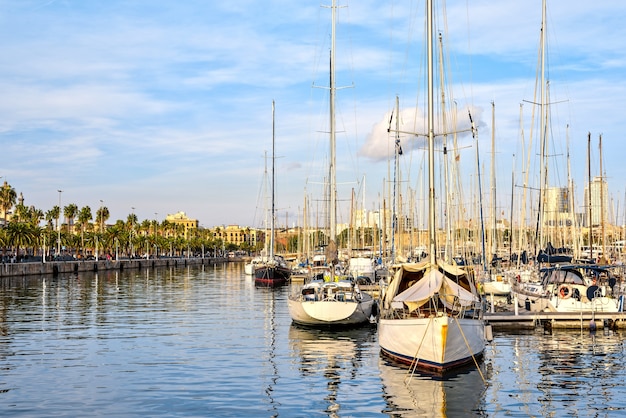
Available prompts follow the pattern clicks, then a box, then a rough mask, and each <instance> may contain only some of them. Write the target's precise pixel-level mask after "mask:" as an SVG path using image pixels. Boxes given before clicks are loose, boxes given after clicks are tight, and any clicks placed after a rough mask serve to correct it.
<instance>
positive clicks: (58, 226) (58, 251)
mask: <svg viewBox="0 0 626 418" xmlns="http://www.w3.org/2000/svg"><path fill="white" fill-rule="evenodd" d="M57 192H59V214H58V215H57V257H58V256H59V254H60V253H61V224H60V223H59V218H60V216H61V193H63V190H57Z"/></svg>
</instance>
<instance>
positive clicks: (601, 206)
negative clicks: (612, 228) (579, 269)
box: [598, 135, 606, 258]
mask: <svg viewBox="0 0 626 418" xmlns="http://www.w3.org/2000/svg"><path fill="white" fill-rule="evenodd" d="M598 149H599V152H600V233H601V236H602V254H603V256H604V258H606V252H605V249H604V246H605V245H606V243H605V242H604V240H605V235H604V210H605V209H604V173H603V172H602V135H600V138H599V143H598Z"/></svg>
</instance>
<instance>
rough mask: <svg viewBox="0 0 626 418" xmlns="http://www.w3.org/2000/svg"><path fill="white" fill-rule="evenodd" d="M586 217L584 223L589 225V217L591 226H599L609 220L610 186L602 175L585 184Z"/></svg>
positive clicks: (584, 203)
mask: <svg viewBox="0 0 626 418" xmlns="http://www.w3.org/2000/svg"><path fill="white" fill-rule="evenodd" d="M583 205H584V207H585V219H584V220H583V222H584V223H583V225H584V226H586V227H589V226H590V225H589V219H591V226H599V225H600V224H602V222H603V221H604V222H608V216H607V215H608V212H609V186H608V184H607V182H606V181H604V179H603V178H602V177H594V178H593V180H592V181H591V182H590V183H587V185H586V186H585V200H584V202H583Z"/></svg>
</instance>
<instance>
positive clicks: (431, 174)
mask: <svg viewBox="0 0 626 418" xmlns="http://www.w3.org/2000/svg"><path fill="white" fill-rule="evenodd" d="M426 31H427V34H426V42H427V43H428V45H427V71H428V235H429V237H428V241H429V245H428V253H429V254H428V256H429V260H430V262H431V263H432V264H435V263H436V262H437V255H436V252H437V232H436V228H437V225H436V223H435V220H436V219H435V111H434V82H433V71H434V67H433V0H426Z"/></svg>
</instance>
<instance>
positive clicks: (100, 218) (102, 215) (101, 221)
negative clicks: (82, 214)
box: [96, 206, 111, 232]
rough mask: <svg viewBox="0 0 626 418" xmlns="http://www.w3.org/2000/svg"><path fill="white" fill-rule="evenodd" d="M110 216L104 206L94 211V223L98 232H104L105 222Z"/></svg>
mask: <svg viewBox="0 0 626 418" xmlns="http://www.w3.org/2000/svg"><path fill="white" fill-rule="evenodd" d="M109 216H111V214H110V213H109V209H108V208H107V207H106V206H100V207H99V208H98V210H97V211H96V223H97V224H98V228H99V231H100V232H102V231H104V229H105V227H106V222H107V220H108V219H109Z"/></svg>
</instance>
